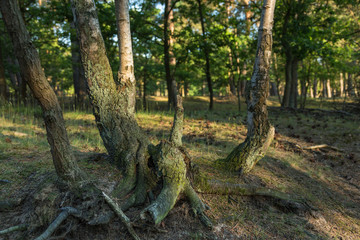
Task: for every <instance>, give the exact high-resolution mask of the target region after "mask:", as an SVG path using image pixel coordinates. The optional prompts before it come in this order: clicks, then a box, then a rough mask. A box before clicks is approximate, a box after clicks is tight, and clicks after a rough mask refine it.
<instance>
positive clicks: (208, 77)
mask: <svg viewBox="0 0 360 240" xmlns="http://www.w3.org/2000/svg"><path fill="white" fill-rule="evenodd" d="M197 2H198V6H199V16H200V23H201V29H202V38H203V42H202V44H201V45H202V50H203V52H204V55H205V61H206V66H205V74H206V81H207V84H208V88H209V94H210V105H209V110H210V111H211V110H213V109H214V92H213V87H212V80H211V73H210V53H209V46H208V44H207V37H206V29H205V19H204V15H203V9H202V3H201V0H197Z"/></svg>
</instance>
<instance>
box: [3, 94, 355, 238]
mask: <svg viewBox="0 0 360 240" xmlns="http://www.w3.org/2000/svg"><path fill="white" fill-rule="evenodd" d="M268 103H269V105H271V106H279V103H278V100H277V98H270V99H269V100H268ZM166 104H167V103H166V98H164V97H156V98H155V97H154V98H153V97H151V98H149V108H150V110H151V111H146V112H144V111H138V112H137V114H136V118H137V120H138V122H139V125H140V126H141V127H142V128H143V130H144V131H145V132H146V133H147V134H148V135H149V137H150V140H151V141H152V142H153V143H154V144H157V143H158V142H159V141H160V140H162V139H167V138H168V137H169V132H170V129H171V125H172V122H173V113H172V112H171V111H166V110H165V109H166ZM318 104H319V100H310V101H309V105H308V106H314V107H316V108H318V107H319V106H318ZM322 104H323V106H326V107H331V104H332V100H330V101H323V102H322ZM184 105H185V121H184V137H183V141H184V146H185V147H186V148H187V149H188V151H189V153H190V154H191V156H192V158H193V162H194V163H195V164H197V165H198V166H199V169H200V171H201V173H202V174H204V175H205V176H207V177H208V178H211V179H219V180H223V181H228V182H231V183H241V184H252V185H256V186H265V187H270V188H273V189H277V190H279V191H284V192H287V193H290V194H294V195H298V196H301V197H303V198H306V199H308V200H309V201H310V202H311V204H313V205H314V206H316V207H318V208H319V209H321V210H320V213H321V215H322V218H323V219H324V221H323V220H321V219H322V218H313V217H308V216H297V215H295V214H292V213H284V212H282V211H281V210H280V209H277V208H276V207H275V206H274V205H272V204H271V203H269V202H268V201H266V200H264V199H257V198H250V197H237V196H233V198H235V199H236V201H237V202H234V201H231V200H229V197H228V196H218V195H203V196H202V197H203V199H204V201H205V202H206V203H207V204H208V205H210V207H211V208H212V210H210V211H209V212H208V213H209V215H210V217H211V218H213V219H215V220H216V221H217V223H219V224H224V226H225V228H226V229H227V231H230V232H232V233H233V234H236V235H237V236H240V238H244V239H314V238H320V239H321V238H331V237H339V236H342V237H343V239H356V238H357V237H358V235H357V234H358V232H360V220H359V219H360V216H359V212H360V209H359V206H360V203H359V201H360V200H359V199H356V198H354V196H356V194H358V195H359V189H358V188H356V187H354V186H353V185H357V184H358V185H359V183H360V179H359V176H358V174H357V173H358V172H357V171H356V166H357V165H356V163H358V161H359V154H360V153H359V146H358V144H359V142H360V127H359V121H358V120H356V118H355V117H347V116H345V117H344V116H342V117H341V116H340V117H339V116H338V115H327V114H318V113H316V114H313V113H307V112H294V111H280V110H276V109H271V110H270V112H269V117H270V120H271V122H272V124H274V125H275V127H276V131H277V133H276V140H275V141H276V143H274V145H273V146H272V147H271V148H270V149H269V151H268V153H267V155H266V157H265V158H264V159H263V160H261V161H260V162H259V164H258V165H257V166H256V167H255V169H254V170H253V171H252V172H251V173H250V174H249V175H248V176H245V177H239V176H238V175H236V174H234V173H232V172H228V171H226V170H224V169H219V168H217V167H216V165H215V164H214V162H215V161H216V160H218V159H220V158H225V157H226V156H227V154H228V153H229V152H230V151H231V150H232V149H233V148H234V147H235V146H236V145H238V144H239V143H241V142H242V141H243V140H244V139H245V137H246V131H247V130H246V124H245V120H246V112H245V109H246V108H245V105H244V103H243V102H242V109H243V110H244V111H243V112H240V113H239V112H238V110H237V109H238V108H237V102H236V100H234V99H226V98H221V99H220V98H219V99H216V103H215V111H213V112H209V111H207V108H208V99H207V98H205V97H192V98H186V99H185V103H184ZM0 110H1V114H0V179H6V180H10V181H11V183H10V184H4V185H1V190H0V198H1V199H3V198H6V197H8V196H12V195H13V194H15V193H16V191H18V190H19V189H20V188H21V187H23V186H24V183H26V181H27V179H28V178H29V176H31V175H33V174H40V173H44V172H52V173H54V167H53V165H52V159H51V155H50V152H49V145H48V143H47V140H46V131H45V129H44V126H43V121H42V119H41V110H40V109H39V108H31V107H23V106H11V105H3V106H1V107H0ZM64 118H65V121H66V127H67V131H68V135H69V139H70V142H71V144H72V146H73V149H74V152H75V155H76V157H77V159H78V162H79V165H80V167H81V168H83V169H85V170H86V171H87V172H88V173H89V174H90V175H91V176H94V178H97V179H106V180H107V181H114V182H116V181H119V179H120V178H121V174H120V171H119V170H117V169H114V168H113V166H112V165H111V163H110V162H109V161H108V160H107V159H103V158H98V157H97V156H98V154H99V153H105V152H106V150H105V148H104V146H103V144H102V140H101V138H100V136H99V133H98V129H97V127H96V125H95V122H94V117H93V115H92V114H91V113H89V112H81V111H74V112H72V111H67V112H65V114H64ZM284 142H291V143H293V144H297V145H299V146H311V145H316V144H324V143H325V144H328V145H332V146H335V147H338V148H340V149H342V150H344V152H334V151H332V150H327V149H318V150H314V151H303V152H301V151H298V150H296V149H294V148H292V147H288V148H284V147H281V146H282V144H283V143H284ZM345 177H346V178H345ZM347 179H350V180H347ZM0 184H1V183H0ZM351 184H352V185H351ZM199 234H200V233H199ZM199 234H197V233H194V234H193V235H191V236H190V237H191V238H193V239H201V238H202V237H203V236H201V234H200V235H199Z"/></svg>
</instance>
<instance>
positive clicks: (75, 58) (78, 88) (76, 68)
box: [70, 22, 86, 109]
mask: <svg viewBox="0 0 360 240" xmlns="http://www.w3.org/2000/svg"><path fill="white" fill-rule="evenodd" d="M70 39H71V60H72V69H73V82H74V89H75V106H76V108H78V109H82V108H83V107H84V102H85V100H86V79H85V73H84V68H83V66H82V63H81V57H80V48H79V40H78V38H77V36H76V29H75V24H74V23H73V22H72V23H71V29H70Z"/></svg>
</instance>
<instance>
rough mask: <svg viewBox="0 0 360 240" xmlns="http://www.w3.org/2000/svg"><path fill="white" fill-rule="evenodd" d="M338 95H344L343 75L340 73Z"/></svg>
mask: <svg viewBox="0 0 360 240" xmlns="http://www.w3.org/2000/svg"><path fill="white" fill-rule="evenodd" d="M340 97H344V75H343V73H340Z"/></svg>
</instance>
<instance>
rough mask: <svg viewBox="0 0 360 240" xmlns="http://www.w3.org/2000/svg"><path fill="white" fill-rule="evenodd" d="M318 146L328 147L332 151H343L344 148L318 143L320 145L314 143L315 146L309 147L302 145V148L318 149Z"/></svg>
mask: <svg viewBox="0 0 360 240" xmlns="http://www.w3.org/2000/svg"><path fill="white" fill-rule="evenodd" d="M318 148H330V149H332V150H334V151H337V152H344V150H342V149H339V148H336V147H333V146H329V145H327V144H320V145H315V146H310V147H303V148H302V149H305V150H312V149H318Z"/></svg>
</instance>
